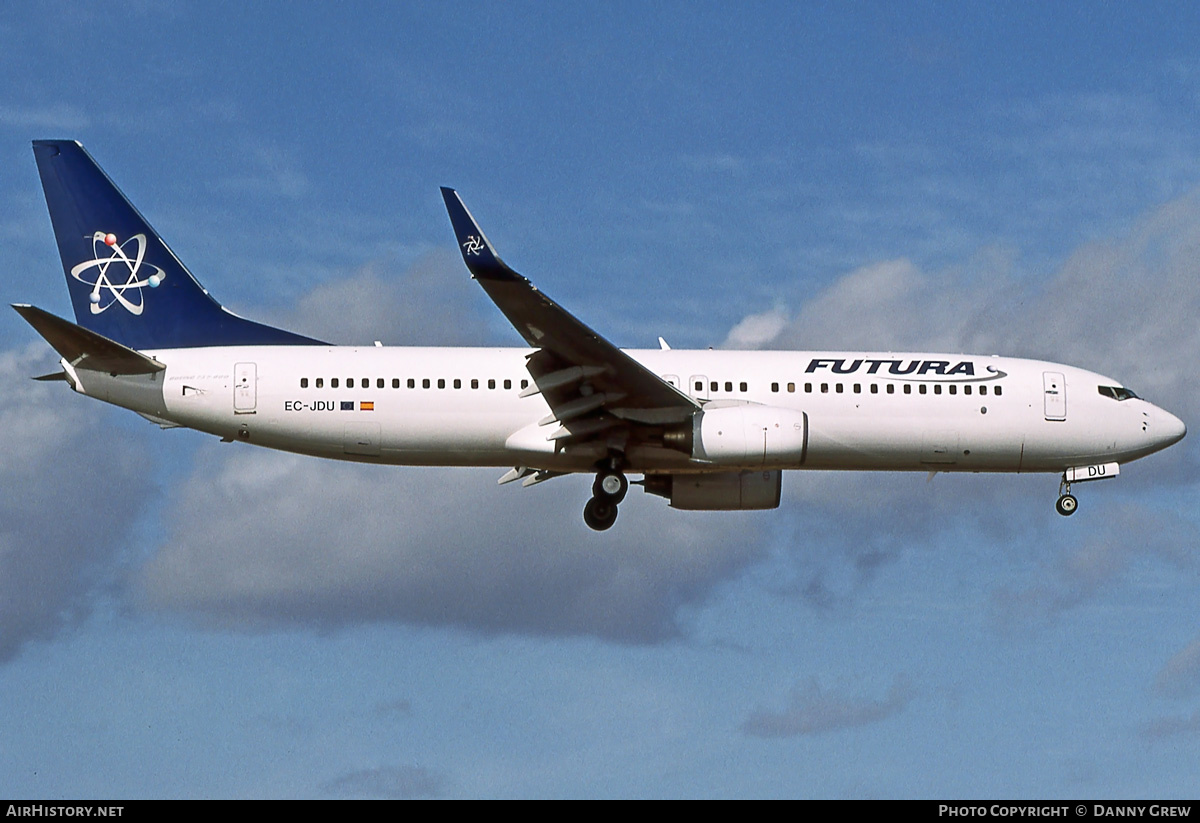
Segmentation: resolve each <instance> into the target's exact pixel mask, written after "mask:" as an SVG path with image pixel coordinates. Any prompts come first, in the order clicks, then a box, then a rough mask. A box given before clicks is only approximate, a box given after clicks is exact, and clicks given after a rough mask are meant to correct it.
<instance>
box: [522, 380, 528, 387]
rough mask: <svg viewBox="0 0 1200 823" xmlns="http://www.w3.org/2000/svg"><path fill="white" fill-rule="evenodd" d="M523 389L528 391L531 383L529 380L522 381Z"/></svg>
mask: <svg viewBox="0 0 1200 823" xmlns="http://www.w3.org/2000/svg"><path fill="white" fill-rule="evenodd" d="M521 388H522V389H527V388H529V381H528V380H522V381H521Z"/></svg>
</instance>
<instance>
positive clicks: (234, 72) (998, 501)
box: [0, 0, 1200, 799]
mask: <svg viewBox="0 0 1200 823" xmlns="http://www.w3.org/2000/svg"><path fill="white" fill-rule="evenodd" d="M1197 36H1200V11H1197V10H1196V9H1195V8H1194V7H1192V6H1189V5H1186V4H1178V5H1176V4H1170V3H1163V4H1155V5H1153V6H1151V7H1149V8H1147V7H1145V6H1141V5H1137V4H1120V3H1102V2H1095V3H1044V2H1039V3H1023V2H1013V3H1004V4H995V3H929V2H913V3H904V4H896V3H854V4H846V3H817V2H808V3H778V4H776V3H767V2H751V3H739V4H719V3H708V2H688V3H671V2H662V3H654V4H645V3H618V2H612V3H592V2H584V3H572V4H566V3H525V2H507V3H471V2H462V3H453V4H448V3H429V4H405V3H360V2H342V3H337V4H329V3H270V2H264V3H254V4H242V3H232V2H220V1H219V0H206V2H188V1H187V0H179V1H178V2H169V1H164V2H159V1H158V0H114V2H110V3H107V4H104V5H103V6H99V5H97V4H93V3H83V2H69V1H68V0H59V1H58V2H21V3H14V4H10V6H9V7H6V9H5V14H4V15H3V17H2V18H0V79H2V80H3V82H0V240H2V241H3V242H0V272H3V275H2V276H0V282H3V284H4V286H3V291H4V293H5V300H6V301H7V302H9V303H13V302H30V303H34V304H35V305H38V306H40V307H42V308H45V309H47V310H49V311H52V312H55V313H58V314H60V315H65V316H70V305H69V302H68V298H67V292H66V289H65V288H64V284H63V280H62V278H63V274H62V269H61V265H60V263H59V260H58V256H57V251H56V248H55V244H54V240H53V235H52V232H51V227H50V221H49V219H48V216H47V214H46V209H45V202H44V200H43V198H42V195H41V191H40V186H39V183H38V178H37V171H36V167H35V165H34V161H33V154H32V151H31V150H30V141H31V140H34V139H39V138H72V139H79V140H81V141H82V142H83V143H84V145H85V146H86V147H87V148H88V150H89V151H90V152H91V153H92V155H93V156H94V157H95V158H96V159H97V161H98V162H99V163H100V164H101V165H102V166H103V167H104V169H105V170H106V171H107V172H108V174H109V175H110V176H111V177H112V178H113V179H114V180H115V181H116V182H117V184H118V185H119V186H120V187H121V188H122V189H123V191H125V193H126V194H127V195H128V196H129V197H130V198H131V200H132V201H133V202H134V203H135V204H136V205H137V206H138V208H139V209H140V210H141V211H142V213H143V214H144V215H145V216H146V217H147V218H148V220H149V221H150V222H151V224H153V225H154V226H155V228H156V229H157V230H158V231H159V232H160V233H161V234H162V235H163V236H164V237H165V238H166V240H167V241H168V242H169V243H170V244H171V246H172V247H173V249H174V250H175V252H176V253H177V254H178V255H179V256H180V258H181V259H182V260H184V261H185V262H186V263H187V264H188V266H189V267H190V269H191V270H192V271H193V273H194V274H196V276H197V277H198V278H199V279H200V280H201V282H202V283H203V284H204V285H205V286H206V287H207V288H208V289H209V290H210V291H211V292H212V293H213V295H214V296H216V297H217V298H218V299H219V300H221V302H222V303H223V304H224V305H226V306H228V307H229V308H231V309H233V310H235V311H237V312H238V313H240V314H243V315H247V316H250V317H253V318H255V319H259V320H263V321H266V322H270V323H275V324H279V325H282V326H284V327H286V328H289V329H292V330H294V331H297V332H299V333H302V334H307V335H311V336H314V337H318V338H322V339H329V340H333V341H335V342H339V343H369V342H370V341H373V340H381V341H383V342H384V343H386V344H388V345H406V344H413V345H417V344H421V345H511V346H520V345H521V341H520V338H519V337H518V336H517V334H516V333H515V331H513V330H512V329H511V328H510V327H509V326H508V324H507V322H506V321H505V320H504V318H503V316H501V315H500V313H499V312H498V311H497V310H496V309H495V308H494V307H493V306H491V304H490V303H489V302H488V300H487V298H486V296H485V295H483V293H482V291H481V290H479V289H478V288H477V286H476V285H475V284H474V283H472V282H471V280H470V278H469V277H468V275H467V273H466V272H465V271H464V269H463V266H462V262H461V259H460V258H459V257H458V256H457V253H456V250H455V248H454V239H453V234H452V232H451V229H450V225H449V221H448V220H447V219H446V216H445V211H444V208H443V206H442V203H441V198H440V194H439V192H438V187H439V186H442V185H449V186H453V187H456V188H457V189H458V190H459V191H460V192H461V193H462V195H463V197H464V199H465V201H466V202H467V203H468V204H469V206H470V207H471V210H472V212H473V214H474V215H475V217H476V218H477V219H478V220H479V221H480V222H481V224H482V226H483V227H484V228H485V230H486V231H487V233H488V237H489V239H490V240H491V241H492V242H493V244H494V245H495V246H496V247H497V248H498V249H499V251H500V253H501V254H502V255H503V256H504V258H505V260H506V261H507V262H508V263H510V264H511V265H513V266H514V267H515V268H517V269H518V270H519V271H521V272H522V273H523V274H525V275H526V276H528V277H530V278H531V279H532V280H533V281H534V282H535V283H537V284H538V285H539V287H540V288H542V289H544V290H545V291H546V292H547V293H549V294H550V295H552V296H553V297H554V299H555V300H556V301H557V302H559V303H560V304H562V305H563V306H565V307H567V308H568V309H569V310H571V311H573V312H575V313H576V314H577V315H578V316H579V317H580V318H581V319H582V320H584V322H586V323H588V324H589V325H591V326H592V327H593V328H595V329H597V330H598V331H600V332H601V333H603V334H605V335H606V336H607V337H608V338H609V339H610V340H612V341H613V342H614V343H616V344H618V345H621V346H628V347H654V346H655V345H656V339H657V337H658V336H659V335H662V336H663V337H665V338H666V339H667V341H668V342H669V343H670V344H671V345H672V346H674V347H675V348H683V347H697V348H700V347H708V346H713V347H733V348H775V349H804V348H814V349H830V348H841V347H847V348H850V347H855V348H869V349H880V350H917V351H922V350H927V351H948V352H975V353H979V354H991V353H996V354H1004V355H1012V356H1027V357H1036V358H1041V359H1048V360H1053V361H1057V362H1065V363H1070V364H1073V365H1076V366H1080V367H1083V368H1088V369H1092V370H1094V371H1098V372H1100V373H1102V374H1106V375H1111V376H1112V377H1113V378H1114V379H1115V380H1118V381H1119V382H1120V384H1121V385H1124V386H1129V387H1131V388H1133V389H1134V390H1135V391H1137V392H1138V393H1139V394H1141V395H1142V396H1144V397H1146V398H1148V399H1150V400H1151V401H1153V402H1155V403H1156V404H1158V405H1160V406H1163V407H1164V408H1166V409H1168V410H1169V411H1171V412H1173V413H1175V414H1176V415H1178V416H1180V417H1181V418H1182V419H1183V420H1184V421H1185V422H1187V423H1189V425H1191V427H1192V428H1193V429H1196V428H1197V423H1196V421H1197V420H1198V419H1200V384H1198V382H1197V380H1196V379H1195V369H1196V364H1197V362H1200V330H1198V327H1197V322H1196V318H1197V317H1200V56H1197V54H1196V50H1195V42H1196V39H1197ZM54 368H55V356H54V355H53V354H52V352H51V351H50V349H49V347H47V346H46V345H45V344H44V343H43V342H42V341H41V339H40V338H38V336H37V335H36V334H35V333H34V332H33V331H32V329H30V328H29V327H28V326H27V325H26V324H25V323H24V322H23V321H22V320H21V319H20V318H19V317H18V316H17V315H16V314H15V313H12V314H11V315H10V316H9V318H8V320H7V322H0V693H3V695H4V698H3V700H2V701H0V796H4V797H37V798H46V799H55V798H80V797H95V798H142V797H221V798H225V797H228V798H243V797H271V798H275V797H280V798H308V797H316V798H357V797H382V798H429V797H434V798H463V797H498V798H509V797H514V798H515V797H553V798H559V797H720V798H726V797H728V798H739V797H801V798H806V797H823V798H824V797H829V798H869V797H945V798H954V797H965V798H976V797H998V798H1019V797H1041V798H1067V797H1096V798H1103V797H1122V798H1168V797H1185V798H1188V797H1190V798H1194V797H1196V796H1197V794H1200V772H1197V770H1196V768H1195V763H1196V762H1197V760H1198V759H1200V557H1198V556H1197V551H1196V550H1197V547H1198V545H1200V515H1198V511H1200V506H1198V503H1200V486H1198V475H1197V469H1198V468H1200V451H1198V446H1197V443H1198V442H1200V441H1197V439H1196V438H1195V436H1194V435H1193V437H1191V438H1187V439H1185V440H1184V441H1183V442H1182V443H1180V444H1178V445H1176V446H1174V447H1172V448H1171V449H1169V450H1167V451H1165V452H1162V453H1160V454H1157V455H1153V456H1151V457H1149V458H1146V459H1144V460H1141V461H1138V462H1135V463H1133V464H1130V465H1127V466H1123V467H1122V471H1121V475H1120V477H1119V478H1118V479H1117V480H1114V481H1111V482H1105V483H1099V484H1087V485H1084V486H1077V487H1076V490H1075V491H1076V494H1077V496H1078V497H1079V500H1080V509H1079V512H1078V513H1077V514H1075V515H1074V516H1073V517H1071V518H1069V519H1068V518H1062V517H1060V516H1058V515H1057V514H1056V513H1055V512H1054V505H1053V504H1054V500H1055V498H1056V495H1057V490H1058V478H1057V477H1055V476H1052V475H1021V476H987V475H962V476H956V475H945V474H942V475H938V476H937V477H935V478H933V479H932V480H929V479H927V478H926V477H925V476H924V475H922V474H903V473H884V474H853V473H837V472H830V473H804V472H791V473H788V474H787V475H786V477H785V479H784V490H783V501H782V505H781V506H780V508H779V509H778V510H774V511H767V512H730V513H697V512H681V511H675V510H673V509H670V508H668V507H667V505H666V503H665V501H663V500H662V499H660V498H657V497H652V496H649V495H645V494H642V493H641V492H640V491H639V490H638V489H636V488H635V489H634V490H633V491H632V492H631V494H630V496H629V498H628V499H627V501H626V502H625V503H624V504H623V505H622V507H621V517H620V520H619V522H618V523H617V525H616V526H615V527H614V529H613V530H612V531H609V532H606V533H603V534H599V533H594V532H591V531H589V530H588V529H587V528H586V526H584V524H583V522H582V518H581V515H580V512H581V509H582V506H583V503H584V502H585V501H586V499H587V496H588V494H589V484H590V478H587V477H570V478H563V479H557V480H554V481H553V482H549V483H544V484H540V485H538V486H536V487H533V488H529V489H522V488H519V487H514V486H516V484H513V485H507V486H503V487H499V486H497V484H496V482H495V481H496V479H497V478H498V476H499V474H500V473H501V472H499V471H497V470H494V469H477V470H473V469H433V468H401V467H370V466H359V465H353V464H338V463H332V462H322V461H318V460H315V459H312V458H307V457H297V456H294V455H288V454H283V453H275V452H269V451H265V450H256V449H254V447H252V446H249V445H246V444H223V443H220V442H218V441H217V439H216V438H214V437H211V436H207V435H202V434H199V433H196V432H189V431H182V430H171V431H160V430H159V429H158V428H157V427H156V426H154V425H152V424H150V423H148V422H146V421H144V420H142V419H141V418H139V417H137V416H136V415H133V414H132V413H130V412H126V411H122V410H120V409H115V408H112V407H108V406H103V405H101V404H98V403H96V402H94V401H91V400H89V399H88V398H85V397H81V396H78V395H75V394H73V393H71V392H70V391H69V390H68V389H66V388H65V386H63V385H62V384H58V383H37V382H34V381H31V380H29V379H28V378H29V377H31V376H33V375H37V374H42V373H45V372H47V371H52V370H54Z"/></svg>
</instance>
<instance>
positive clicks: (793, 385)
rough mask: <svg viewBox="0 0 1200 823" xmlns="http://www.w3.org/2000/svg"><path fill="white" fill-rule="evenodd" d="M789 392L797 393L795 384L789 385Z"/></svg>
mask: <svg viewBox="0 0 1200 823" xmlns="http://www.w3.org/2000/svg"><path fill="white" fill-rule="evenodd" d="M788 391H789V392H795V391H796V384H795V383H788Z"/></svg>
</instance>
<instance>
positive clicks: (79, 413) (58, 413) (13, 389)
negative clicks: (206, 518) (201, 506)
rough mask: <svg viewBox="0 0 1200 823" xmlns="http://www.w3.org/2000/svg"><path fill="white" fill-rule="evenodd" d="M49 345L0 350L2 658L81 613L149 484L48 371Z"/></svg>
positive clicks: (118, 437) (93, 413) (137, 461)
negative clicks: (37, 378)
mask: <svg viewBox="0 0 1200 823" xmlns="http://www.w3.org/2000/svg"><path fill="white" fill-rule="evenodd" d="M47 351H48V349H47V347H44V346H42V345H40V344H33V345H30V346H29V347H27V348H25V349H23V350H19V351H13V350H9V351H3V352H0V383H2V384H3V385H4V387H5V389H4V392H3V393H0V455H2V457H0V489H3V490H4V493H3V495H0V660H6V659H9V658H11V657H12V656H13V655H15V654H16V653H17V652H18V651H19V650H20V649H21V648H22V646H23V645H24V644H26V643H27V642H29V641H30V640H34V639H49V638H52V637H54V636H55V635H56V634H57V633H58V632H59V631H61V630H62V629H63V628H65V627H68V626H71V625H73V624H75V623H77V622H78V621H79V620H81V619H82V618H83V617H84V616H86V615H87V614H88V613H89V612H90V610H91V606H92V603H93V598H94V595H95V594H96V593H97V592H98V591H100V590H101V589H102V588H103V587H105V586H107V585H110V584H111V583H112V582H113V581H112V576H113V563H114V558H115V557H116V555H117V553H118V552H119V551H120V549H121V548H122V545H123V541H124V540H125V538H126V537H127V535H128V533H129V531H130V528H131V526H132V524H133V522H134V520H135V518H136V517H137V515H138V513H139V511H140V510H141V509H142V507H143V506H144V505H145V504H146V502H147V500H148V495H149V493H150V492H151V491H152V490H150V489H148V488H147V483H148V481H147V479H146V477H145V474H144V466H145V456H144V455H143V454H142V453H141V451H140V449H139V448H138V447H137V446H136V445H135V443H134V441H133V440H132V438H130V437H129V435H128V434H126V433H125V432H123V431H122V430H119V429H113V428H112V426H111V423H110V421H109V420H107V419H106V418H107V415H106V414H104V413H102V411H101V410H100V409H98V408H97V407H96V406H95V405H94V401H89V400H87V399H86V398H82V397H75V396H74V395H73V394H72V393H71V391H70V390H69V389H68V388H67V386H66V384H65V383H36V382H34V381H31V380H30V379H29V378H30V377H31V376H32V375H35V374H40V373H44V372H46V371H50V370H52V369H51V368H50V364H51V363H52V362H53V361H52V360H51V359H50V358H49V357H47V356H46V355H47Z"/></svg>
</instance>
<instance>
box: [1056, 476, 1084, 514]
mask: <svg viewBox="0 0 1200 823" xmlns="http://www.w3.org/2000/svg"><path fill="white" fill-rule="evenodd" d="M1054 508H1055V510H1057V511H1058V513H1059V514H1061V515H1062V516H1063V517H1070V516H1071V515H1073V514H1074V513H1075V510H1076V509H1078V508H1079V501H1078V500H1076V499H1075V495H1073V494H1071V481H1070V480H1068V479H1067V474H1066V472H1063V479H1062V481H1061V482H1060V483H1059V484H1058V502H1057V503H1055V504H1054Z"/></svg>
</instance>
